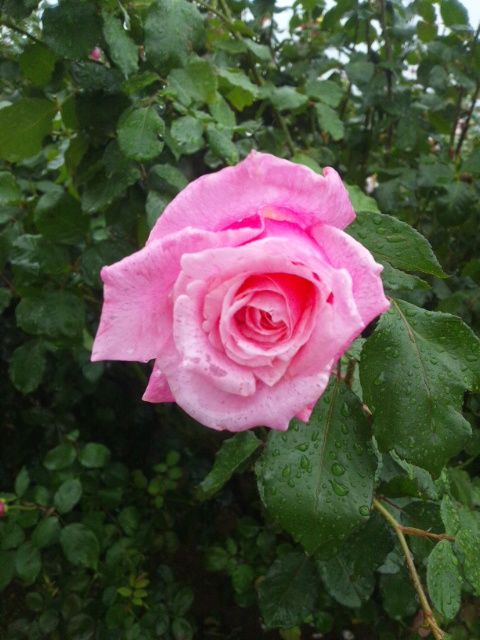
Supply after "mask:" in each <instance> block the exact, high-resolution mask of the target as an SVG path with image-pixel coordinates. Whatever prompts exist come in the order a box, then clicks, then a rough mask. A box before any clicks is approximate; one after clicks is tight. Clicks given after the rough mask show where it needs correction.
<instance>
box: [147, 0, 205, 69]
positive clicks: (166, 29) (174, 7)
mask: <svg viewBox="0 0 480 640" xmlns="http://www.w3.org/2000/svg"><path fill="white" fill-rule="evenodd" d="M204 35H205V27H204V24H203V17H202V15H201V14H200V12H199V11H198V9H197V7H196V6H195V5H194V4H192V3H190V2H187V1H186V0H154V1H153V2H152V3H151V5H150V7H149V9H148V13H147V19H146V21H145V51H146V54H147V59H148V60H149V61H150V63H151V64H152V65H153V66H154V67H156V68H157V69H158V70H159V71H161V72H165V71H166V70H167V71H168V70H170V69H172V67H179V66H182V65H183V64H185V62H186V61H187V58H188V56H189V54H190V53H191V52H192V50H195V49H197V48H199V47H200V46H201V45H202V43H203V40H204Z"/></svg>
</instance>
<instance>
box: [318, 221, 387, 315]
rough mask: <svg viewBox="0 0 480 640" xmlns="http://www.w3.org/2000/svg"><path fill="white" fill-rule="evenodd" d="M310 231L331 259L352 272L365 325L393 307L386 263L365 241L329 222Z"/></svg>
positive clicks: (333, 262) (355, 296)
mask: <svg viewBox="0 0 480 640" xmlns="http://www.w3.org/2000/svg"><path fill="white" fill-rule="evenodd" d="M310 233H311V235H312V237H313V238H314V239H315V240H316V241H317V242H318V244H319V246H320V247H321V248H322V251H323V252H324V254H325V256H326V258H327V260H328V261H329V263H330V264H331V265H332V266H333V267H336V268H337V269H346V270H347V271H348V272H349V273H350V276H351V278H352V291H353V297H354V299H355V303H356V305H357V308H358V311H359V313H360V315H361V317H362V320H363V322H364V323H365V326H366V325H367V324H369V323H370V322H371V321H372V320H373V319H374V318H376V317H377V316H378V315H380V314H381V313H383V312H384V311H386V310H387V309H388V308H389V306H390V303H389V301H388V300H387V298H386V297H385V294H384V291H383V284H382V280H381V278H380V273H381V271H382V269H383V267H382V265H380V264H378V263H377V262H375V260H374V259H373V256H372V254H371V253H370V252H369V251H368V250H367V249H366V248H365V247H364V246H363V245H361V244H360V243H359V242H357V241H356V240H354V239H353V238H352V237H351V236H349V235H347V234H346V233H344V232H343V231H340V230H339V229H336V228H335V227H331V226H329V225H322V224H320V225H316V226H314V227H313V228H312V229H311V230H310Z"/></svg>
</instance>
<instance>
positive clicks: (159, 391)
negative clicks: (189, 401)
mask: <svg viewBox="0 0 480 640" xmlns="http://www.w3.org/2000/svg"><path fill="white" fill-rule="evenodd" d="M142 400H145V401H146V402H175V398H174V397H173V395H172V392H171V390H170V387H169V386H168V382H167V378H166V377H165V375H164V374H163V373H162V371H161V369H160V367H159V365H158V363H157V362H155V364H154V366H153V371H152V373H151V374H150V379H149V381H148V386H147V388H146V389H145V393H144V394H143V398H142Z"/></svg>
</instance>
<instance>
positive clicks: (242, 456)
mask: <svg viewBox="0 0 480 640" xmlns="http://www.w3.org/2000/svg"><path fill="white" fill-rule="evenodd" d="M260 444H261V441H260V440H259V439H258V438H257V437H256V436H255V434H254V433H253V432H252V431H245V432H244V433H239V434H237V435H235V436H233V437H232V438H229V439H228V440H225V442H224V443H223V444H222V446H221V448H220V449H219V450H218V452H217V455H216V457H215V462H214V464H213V467H212V469H211V470H210V472H209V474H208V475H207V476H206V478H204V479H203V480H202V482H201V483H200V486H199V489H200V496H199V497H200V498H201V499H203V500H206V499H208V498H211V497H212V496H213V495H215V494H216V493H217V492H218V491H220V489H221V488H222V487H223V485H224V484H226V483H227V482H228V481H229V480H230V478H231V477H232V476H233V474H234V473H235V472H236V471H237V470H238V468H239V467H241V466H242V465H243V464H244V463H245V462H246V461H247V460H248V459H249V458H250V456H251V455H252V454H253V453H254V452H255V451H256V450H257V449H258V447H259V446H260Z"/></svg>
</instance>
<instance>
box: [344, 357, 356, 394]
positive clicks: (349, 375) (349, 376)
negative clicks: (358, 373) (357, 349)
mask: <svg viewBox="0 0 480 640" xmlns="http://www.w3.org/2000/svg"><path fill="white" fill-rule="evenodd" d="M356 366H357V361H356V360H355V359H354V358H350V360H349V361H348V364H347V372H346V374H345V378H344V380H345V384H346V385H347V386H349V387H350V388H351V386H352V384H353V376H354V374H355V367H356Z"/></svg>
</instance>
